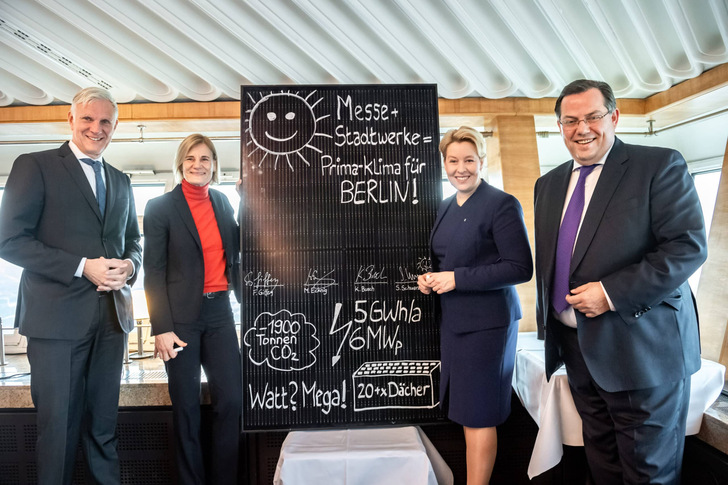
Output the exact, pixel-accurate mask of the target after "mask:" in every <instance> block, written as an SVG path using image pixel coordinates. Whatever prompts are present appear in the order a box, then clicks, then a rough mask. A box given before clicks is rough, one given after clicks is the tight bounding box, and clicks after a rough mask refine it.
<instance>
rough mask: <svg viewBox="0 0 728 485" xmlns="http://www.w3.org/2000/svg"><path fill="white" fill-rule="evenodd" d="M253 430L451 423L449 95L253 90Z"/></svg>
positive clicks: (249, 140) (246, 156) (244, 119)
mask: <svg viewBox="0 0 728 485" xmlns="http://www.w3.org/2000/svg"><path fill="white" fill-rule="evenodd" d="M241 99H242V102H241V145H242V150H241V174H242V179H243V196H242V210H241V241H242V263H243V264H242V268H243V270H242V271H243V282H244V286H243V295H242V301H243V304H242V309H241V320H242V337H241V351H242V362H243V394H244V398H243V402H244V406H243V428H244V429H245V430H251V431H252V430H272V429H304V428H318V427H354V426H368V425H384V424H405V423H408V424H409V423H425V422H433V421H438V420H442V419H443V416H442V412H441V411H440V409H439V407H438V403H439V376H440V361H439V330H438V328H437V324H436V323H435V319H434V309H433V302H432V299H431V298H430V297H426V296H424V295H422V294H421V293H420V292H419V291H418V290H417V284H416V280H417V275H418V274H421V273H423V272H425V271H427V270H428V269H429V268H430V266H431V262H430V259H429V250H428V247H429V232H430V228H431V227H432V224H433V222H434V219H435V216H436V212H437V207H438V204H439V202H440V200H441V198H442V194H441V182H440V179H441V169H440V157H439V154H438V150H437V146H438V143H439V124H438V110H437V90H436V87H435V85H424V84H423V85H406V86H403V85H372V86H363V85H355V86H346V85H337V86H333V85H326V86H295V87H294V86H244V87H243V88H242V98H241Z"/></svg>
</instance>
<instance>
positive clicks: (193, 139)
mask: <svg viewBox="0 0 728 485" xmlns="http://www.w3.org/2000/svg"><path fill="white" fill-rule="evenodd" d="M200 143H204V144H205V145H206V146H207V148H209V149H210V151H211V152H212V180H211V181H210V183H213V184H216V183H218V182H219V180H220V177H219V176H218V173H219V172H220V170H219V169H220V164H219V162H218V161H217V150H215V145H214V144H213V143H212V140H210V139H209V138H208V137H206V136H205V135H201V134H199V133H193V134H192V135H189V136H187V138H185V139H184V140H182V143H180V144H179V147H178V148H177V156H176V157H175V159H174V167H173V168H172V171H173V172H174V181H175V183H177V184H181V183H182V179H183V178H184V175H183V173H182V164H184V161H185V158H186V157H187V154H188V153H189V152H190V150H192V149H193V148H194V147H196V146H197V145H199V144H200Z"/></svg>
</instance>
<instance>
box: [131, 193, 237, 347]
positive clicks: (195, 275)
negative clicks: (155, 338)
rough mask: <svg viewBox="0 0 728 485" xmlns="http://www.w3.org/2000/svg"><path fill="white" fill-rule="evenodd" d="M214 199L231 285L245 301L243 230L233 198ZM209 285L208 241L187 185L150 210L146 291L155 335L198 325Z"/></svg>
mask: <svg viewBox="0 0 728 485" xmlns="http://www.w3.org/2000/svg"><path fill="white" fill-rule="evenodd" d="M209 194H210V201H211V202H212V209H213V211H214V212H215V219H216V220H217V227H218V228H219V230H220V238H221V239H222V245H223V248H224V249H225V257H226V260H227V262H226V263H227V264H226V268H225V273H226V276H227V278H228V282H229V283H230V285H231V286H232V289H233V291H234V292H235V296H236V298H238V299H239V298H240V232H239V230H238V224H237V222H236V221H235V217H234V213H233V208H232V207H231V206H230V202H228V200H227V197H225V195H223V194H222V193H221V192H218V191H217V190H214V189H210V191H209ZM204 284H205V267H204V259H203V256H202V243H201V242H200V235H199V233H198V232H197V226H195V220H194V219H193V217H192V212H191V211H190V207H189V205H188V204H187V200H186V199H185V196H184V193H183V192H182V185H177V186H176V187H175V188H174V189H172V190H171V191H170V192H167V193H166V194H164V195H162V196H160V197H157V198H155V199H152V200H151V201H149V203H148V204H147V207H146V209H145V211H144V292H145V293H146V296H147V306H148V307H149V319H150V322H151V324H152V331H153V333H154V335H159V334H161V333H165V332H171V331H174V324H175V323H193V322H194V321H195V320H197V318H198V317H199V315H200V311H201V309H202V298H203V296H202V295H203V290H204Z"/></svg>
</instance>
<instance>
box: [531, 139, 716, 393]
mask: <svg viewBox="0 0 728 485" xmlns="http://www.w3.org/2000/svg"><path fill="white" fill-rule="evenodd" d="M572 165H573V160H572V161H569V162H566V163H564V164H562V165H560V166H559V167H557V168H555V169H553V170H552V171H550V172H549V173H547V174H546V175H544V176H543V177H541V178H539V179H538V181H537V182H536V187H535V197H534V206H535V229H536V233H535V236H536V280H537V291H538V295H537V302H536V305H537V319H538V325H539V327H540V329H541V330H543V331H545V338H546V342H545V345H546V374H547V376H548V377H550V376H551V374H552V373H553V372H554V371H555V370H556V369H557V368H558V367H559V366H560V365H561V364H562V358H561V350H560V346H561V344H560V342H558V341H557V340H556V338H555V337H554V335H553V333H552V332H549V330H548V327H549V325H552V324H559V323H558V322H557V321H556V320H555V319H554V316H553V314H552V310H551V307H550V291H551V283H552V280H553V274H554V260H555V255H556V241H557V238H558V232H559V225H560V220H561V214H562V211H563V206H564V199H565V197H566V190H567V186H568V183H569V178H570V177H571V171H572ZM706 256H707V249H706V239H705V229H704V224H703V215H702V211H701V209H700V201H699V200H698V195H697V193H696V191H695V186H694V184H693V180H692V177H691V176H690V174H689V173H688V170H687V164H686V163H685V160H684V159H683V157H682V156H681V155H680V153H678V152H677V151H675V150H670V149H666V148H654V147H645V146H640V145H627V144H625V143H622V141H621V140H619V139H618V138H617V139H615V142H614V146H613V147H612V150H611V152H610V153H609V156H608V157H607V160H606V162H605V164H604V167H603V168H602V173H601V175H600V176H599V181H598V183H597V186H596V187H595V189H594V194H593V196H592V199H591V202H590V203H589V206H588V208H587V211H586V213H585V214H584V220H583V222H582V226H581V230H580V232H579V236H578V240H577V241H576V245H575V247H574V256H573V258H572V261H571V276H570V287H571V288H575V287H577V286H579V285H582V284H584V283H588V282H596V281H601V282H602V284H603V285H604V289H605V290H606V292H607V294H608V295H609V297H610V299H611V300H612V303H613V304H614V307H615V309H616V311H614V312H612V311H607V312H606V313H603V314H602V315H599V316H598V317H596V318H587V317H586V316H585V315H583V314H582V313H580V312H578V311H577V312H576V319H577V322H578V337H579V344H580V347H581V351H582V354H583V355H584V360H585V361H586V365H587V367H588V368H589V372H590V373H591V375H592V376H593V377H594V379H595V381H596V383H597V384H599V386H601V387H602V388H603V389H605V390H607V391H609V392H616V391H624V390H630V389H644V388H648V387H654V386H657V385H659V384H661V383H664V382H670V381H676V380H680V379H684V378H686V377H688V376H690V375H691V374H692V373H694V372H695V371H697V370H698V369H699V368H700V340H699V335H698V319H697V308H696V305H695V302H694V298H693V295H692V292H691V291H690V286H689V285H688V282H687V279H688V277H689V276H690V275H692V274H693V273H694V272H695V270H697V269H698V268H699V267H700V265H701V264H702V263H703V262H704V261H705V259H706Z"/></svg>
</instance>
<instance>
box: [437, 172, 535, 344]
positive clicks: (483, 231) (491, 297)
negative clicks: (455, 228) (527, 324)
mask: <svg viewBox="0 0 728 485" xmlns="http://www.w3.org/2000/svg"><path fill="white" fill-rule="evenodd" d="M455 197H456V196H455V195H453V196H452V197H449V198H447V199H445V200H444V201H442V203H441V204H440V209H439V210H438V214H437V219H436V220H435V225H434V227H433V228H432V233H431V235H430V242H432V235H434V233H435V231H436V230H437V226H438V225H439V224H440V221H441V220H442V218H443V217H444V216H445V214H446V213H447V212H448V210H449V209H450V208H451V207H452V206H453V205H454V204H457V202H456V201H455ZM463 209H464V214H463V215H464V217H465V218H466V219H467V224H465V225H463V226H462V227H463V231H462V232H461V233H459V234H458V235H457V237H453V239H452V240H451V241H450V245H449V246H448V248H447V254H446V255H445V257H444V259H443V260H442V262H441V264H440V265H439V267H438V266H437V263H436V259H435V257H434V255H433V256H432V260H433V263H434V268H433V269H434V271H454V272H455V285H456V288H455V290H454V291H450V292H447V293H443V294H442V295H439V306H440V313H441V319H442V325H443V326H447V328H449V329H450V331H453V332H458V333H461V332H472V331H476V330H485V329H489V328H496V327H503V326H506V325H508V324H509V323H511V322H513V321H516V320H519V319H520V318H521V305H520V302H519V300H518V294H517V293H516V289H515V288H514V287H513V285H516V284H518V283H523V282H525V281H528V280H530V279H531V275H532V274H533V262H532V259H531V246H530V245H529V243H528V235H527V234H526V226H525V224H524V222H523V211H522V209H521V205H520V204H519V203H518V200H517V199H516V198H515V197H513V196H512V195H509V194H507V193H505V192H503V191H501V190H498V189H496V188H494V187H492V186H490V185H488V184H487V183H486V182H485V181H481V183H480V185H478V188H477V189H476V190H475V192H474V193H473V194H472V195H471V196H470V198H469V199H468V200H467V202H466V203H465V204H464V205H463Z"/></svg>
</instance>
